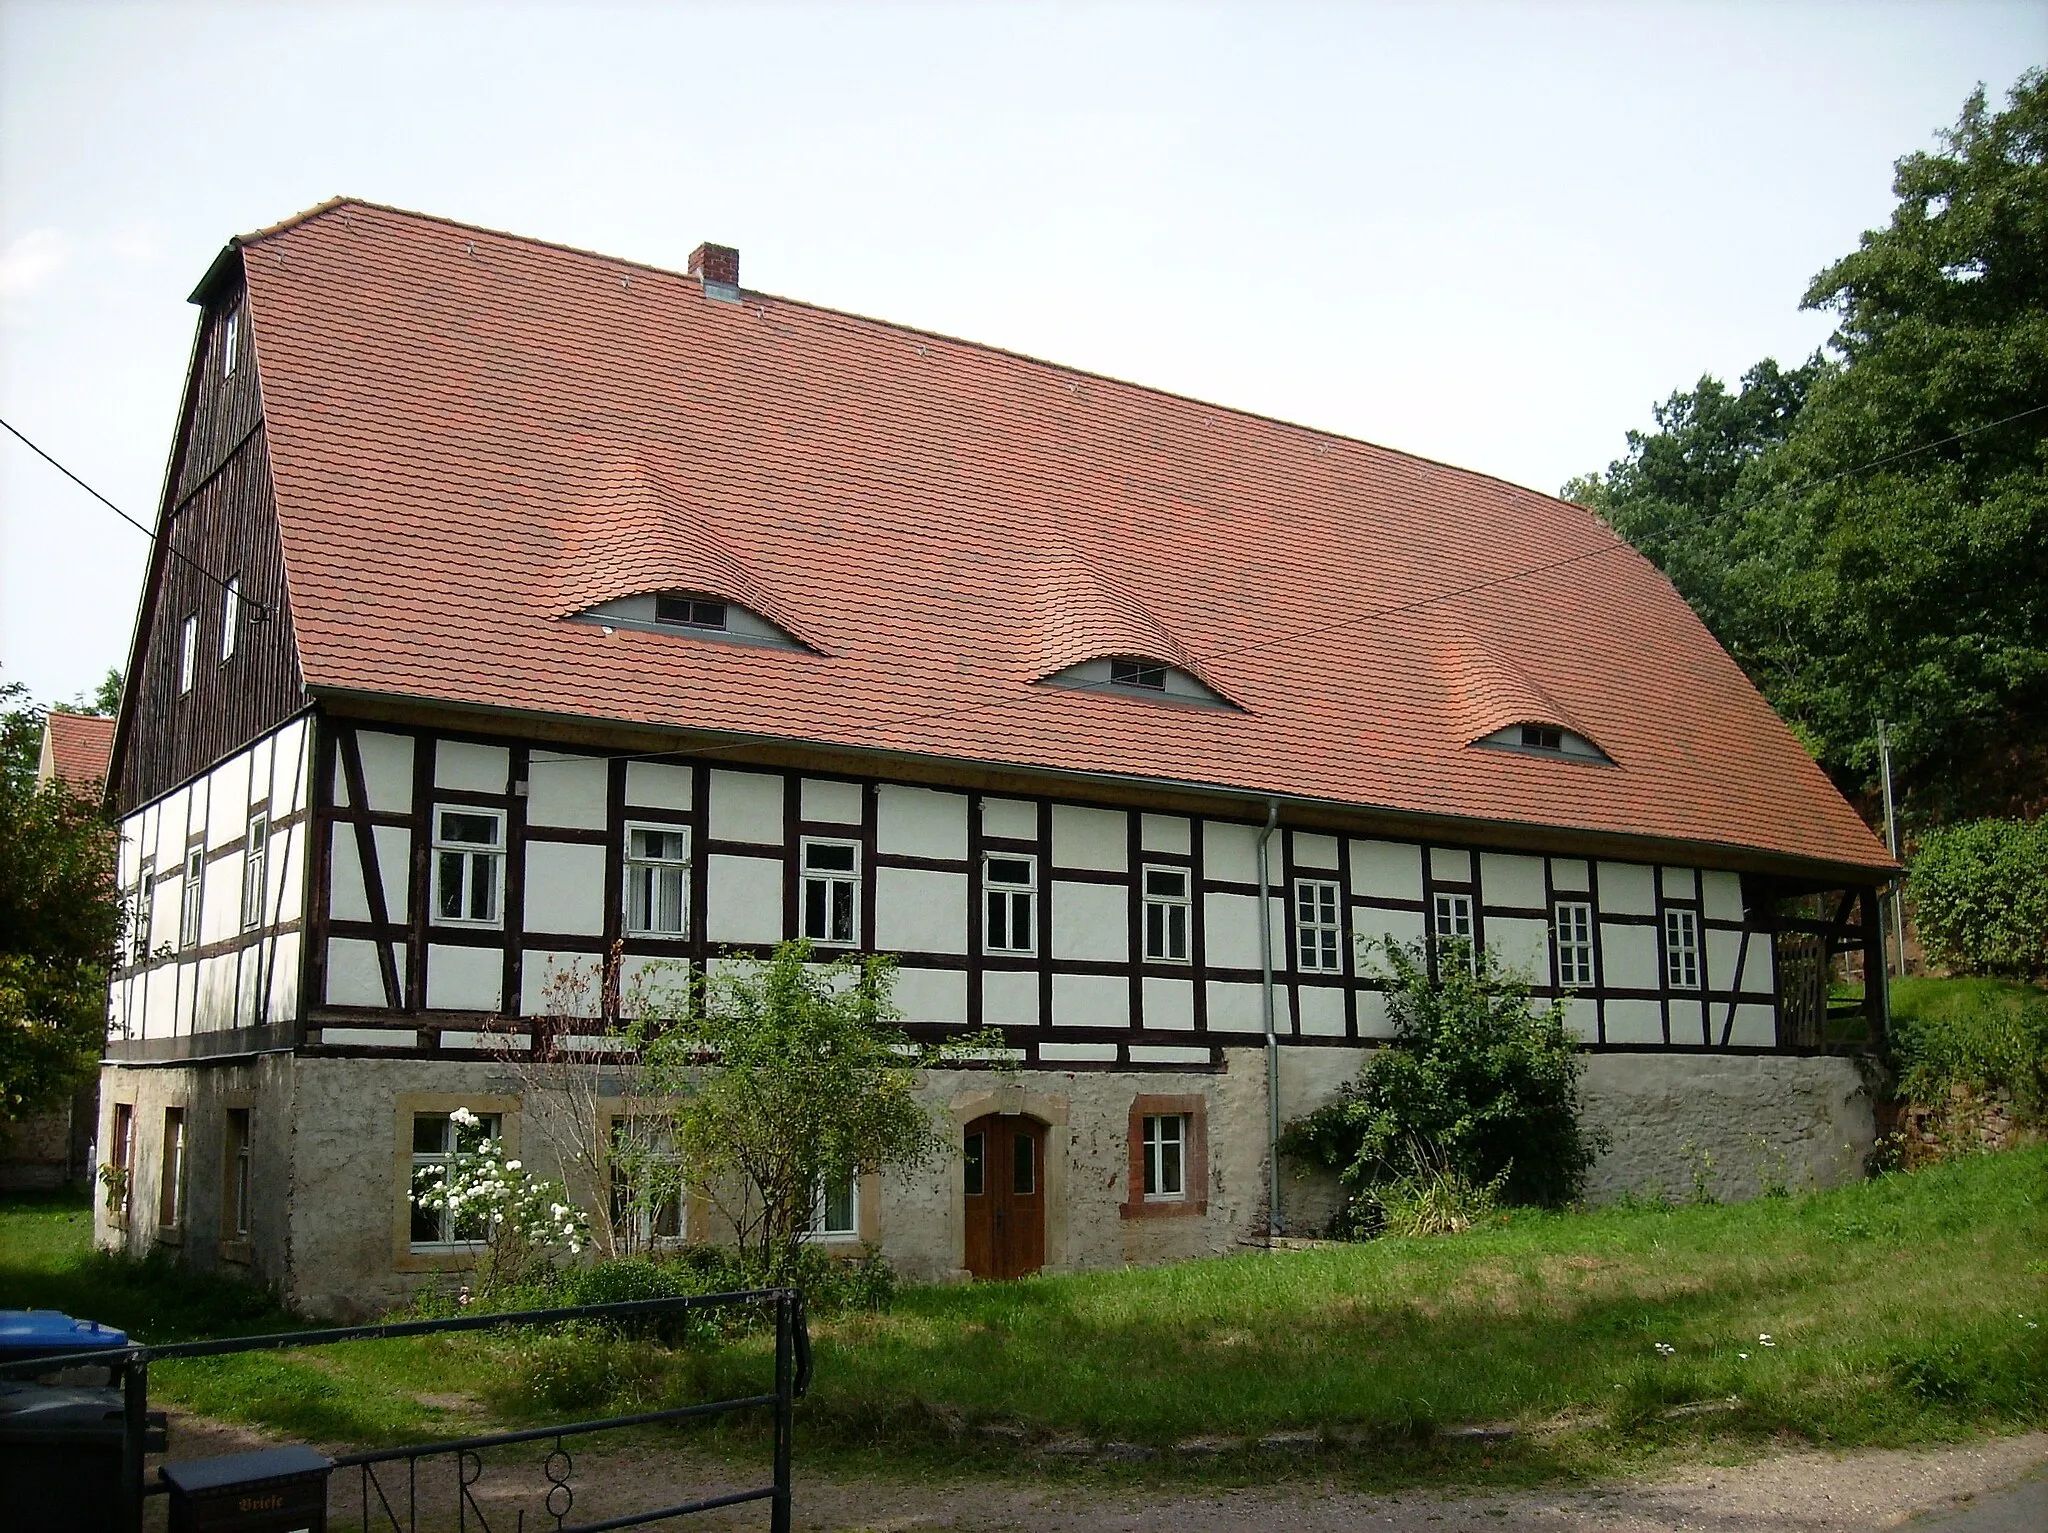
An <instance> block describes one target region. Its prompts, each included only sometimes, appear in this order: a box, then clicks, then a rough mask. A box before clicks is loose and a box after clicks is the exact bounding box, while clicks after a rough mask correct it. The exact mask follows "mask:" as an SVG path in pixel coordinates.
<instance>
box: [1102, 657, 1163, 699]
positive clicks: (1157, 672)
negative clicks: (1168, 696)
mask: <svg viewBox="0 0 2048 1533" xmlns="http://www.w3.org/2000/svg"><path fill="white" fill-rule="evenodd" d="M1109 684H1110V685H1111V686H1113V687H1143V688H1145V689H1146V690H1147V691H1148V692H1164V691H1165V690H1166V667H1165V666H1163V665H1159V664H1156V663H1155V662H1153V661H1150V660H1112V661H1110V662H1109Z"/></svg>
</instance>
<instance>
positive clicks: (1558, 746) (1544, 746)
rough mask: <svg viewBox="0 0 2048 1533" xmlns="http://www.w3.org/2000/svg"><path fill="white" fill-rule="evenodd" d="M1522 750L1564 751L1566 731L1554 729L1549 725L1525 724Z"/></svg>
mask: <svg viewBox="0 0 2048 1533" xmlns="http://www.w3.org/2000/svg"><path fill="white" fill-rule="evenodd" d="M1522 748H1523V749H1524V750H1531V751H1561V750H1563V749H1564V731H1563V730H1561V729H1552V728H1551V727H1550V726H1549V725H1548V724H1524V725H1523V726H1522Z"/></svg>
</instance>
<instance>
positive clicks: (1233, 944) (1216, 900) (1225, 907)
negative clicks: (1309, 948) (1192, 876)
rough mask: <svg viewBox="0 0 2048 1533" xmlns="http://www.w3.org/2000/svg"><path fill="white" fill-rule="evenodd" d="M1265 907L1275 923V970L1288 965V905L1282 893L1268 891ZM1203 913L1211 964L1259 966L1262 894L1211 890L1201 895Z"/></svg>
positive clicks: (1273, 925)
mask: <svg viewBox="0 0 2048 1533" xmlns="http://www.w3.org/2000/svg"><path fill="white" fill-rule="evenodd" d="M1266 911H1267V915H1268V917H1269V920H1270V925H1271V927H1272V941H1273V972H1274V973H1276V974H1277V973H1280V972H1282V971H1284V970H1285V969H1286V968H1287V966H1288V941H1287V905H1286V902H1285V901H1284V900H1283V899H1281V898H1280V897H1279V895H1277V894H1274V895H1269V896H1268V897H1267V900H1266ZM1202 916H1203V920H1204V922H1205V923H1206V930H1207V937H1206V939H1205V940H1206V943H1207V948H1206V951H1207V954H1208V959H1209V965H1210V967H1211V968H1216V969H1256V968H1258V967H1260V965H1261V962H1262V960H1261V956H1260V953H1259V897H1258V896H1257V895H1256V894H1224V893H1218V892H1217V891H1215V890H1210V891H1209V892H1208V893H1206V894H1204V895H1203V896H1202Z"/></svg>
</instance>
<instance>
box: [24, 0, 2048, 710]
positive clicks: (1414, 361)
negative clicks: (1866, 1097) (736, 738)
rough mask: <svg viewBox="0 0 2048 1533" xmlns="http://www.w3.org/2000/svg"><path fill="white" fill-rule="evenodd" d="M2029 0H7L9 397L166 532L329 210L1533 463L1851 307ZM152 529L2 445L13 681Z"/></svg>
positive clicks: (28, 671) (1607, 452)
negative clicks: (164, 491) (1839, 278)
mask: <svg viewBox="0 0 2048 1533" xmlns="http://www.w3.org/2000/svg"><path fill="white" fill-rule="evenodd" d="M2044 60H2048V6H2044V5H2041V4H2039V3H1982V4H1969V3H1961V0H1944V3H1923V4H1893V5H1883V4H1834V5H1822V4H1805V5H1800V4H1786V3H1778V4H1758V5H1741V4H1734V3H1723V4H1705V3H1701V4H1693V5H1679V4H1665V5H1660V4H1653V3H1648V0H1643V3H1636V4H1624V3H1607V4H1581V5H1566V4H1542V3H1533V0H1532V3H1524V4H1515V5H1485V4H1469V5H1458V4H1450V3H1442V4H1432V5H1427V6H1420V5H1418V6H1397V5H1365V4H1360V5H1351V6H1311V5H1299V6H1291V7H1289V6H1280V5H1273V4H1263V5H1245V6H1241V7H1211V8H1195V7H1192V6H1186V5H1180V6H1174V7H1170V8H1145V7H1137V6H1092V7H1091V6H1075V7H1054V6H1046V5H1036V6H1028V7H1014V8H1005V7H999V6H995V5H989V4H975V5H967V4H960V5H955V6H938V5H923V6H895V7H882V6H855V5H851V4H846V5H834V6H818V7H807V8H786V9H778V8H770V7H766V6H750V7H745V8H710V7H706V8H690V7H684V6H655V5H637V6H610V7H605V6H599V5H594V4H578V5H573V6H572V5H567V4H563V5H554V6H523V7H522V6H514V5H505V4H499V5H490V6H470V5H462V4H455V3H446V4H422V5H409V6H385V7H377V6H370V5H316V4H275V5H258V4H254V3H247V4H238V5H216V6H202V5H197V4H180V3H175V0H170V3H157V4H149V5H139V6H114V5H95V4H90V3H80V0H67V3H64V4H33V3H24V0H0V414H4V416H5V417H6V419H7V420H9V421H11V422H13V423H14V424H15V425H16V426H17V427H19V428H20V429H21V430H22V431H24V432H26V433H27V434H28V435H29V436H31V437H33V438H35V439H36V440H37V441H38V442H40V443H41V444H42V445H43V446H45V447H46V448H48V449H49V450H50V451H52V452H53V453H55V454H56V455H57V456H58V457H60V458H61V459H63V460H64V461H65V462H66V463H67V464H68V465H70V466H71V467H72V468H73V469H75V470H76V471H77V472H78V473H79V474H81V475H82V476H83V477H84V478H85V479H87V480H88V481H89V482H91V483H92V484H94V485H95V486H97V487H98V488H99V489H101V490H103V491H105V492H106V493H107V494H108V495H109V496H111V497H112V498H113V499H114V500H115V501H116V502H117V503H118V504H119V505H121V506H122V507H123V508H124V509H126V510H128V511H129V512H131V513H132V514H134V515H136V516H138V517H140V518H142V519H143V520H145V521H153V520H154V518H155V514H156V510H157V498H158V496H159V494H160V493H161V481H162V476H163V468H164V460H165V457H166V455H167V453H168V451H169V448H170V437H171V432H172V429H173V427H174V425H175V415H176V410H177V405H178V397H179V392H180V389H181V387H182V384H183V381H184V370H185V365H186V360H187V352H188V349H189V346H190V343H191V333H192V330H191V327H192V324H193V320H194V317H195V312H196V311H194V310H193V309H191V308H190V307H188V306H187V304H186V303H185V296H186V294H187V293H188V292H190V290H191V288H192V286H193V284H194V283H195V282H196V281H197V280H198V278H199V276H200V274H201V273H202V272H203V271H204V270H205V268H206V266H207V264H208V262H209V261H210V260H211V259H212V258H213V256H214V254H215V252H216V251H218V249H219V248H220V246H221V244H222V242H223V241H224V240H225V239H226V238H227V237H228V236H229V235H231V234H234V233H237V232H244V231H248V230H251V229H255V228H259V227H261V226H263V225H266V224H269V223H273V222H275V221H277V220H278V219H280V218H283V217H285V216H286V215H288V214H290V213H292V212H295V211H297V210H298V209H301V208H304V207H307V206H309V205H310V204H313V203H316V202H319V201H321V200H323V199H324V198H327V197H330V196H333V195H336V194H338V193H347V194H349V195H352V196H358V197H363V198H368V199H370V200H373V201H379V202H387V203H394V204H397V205H399V206H401V207H410V208H418V209H422V210H425V211H429V212H433V213H439V214H444V215H447V216H449V217H453V218H458V219H464V220H468V221H471V222H475V223H479V224H484V225H487V226H491V227H495V228H501V229H507V230H511V231H515V232H518V233H522V234H532V235H538V236H542V237H545V238H548V239H552V240H558V241H561V242H564V243H567V244H572V245H579V246H584V247H587V248H590V249H594V250H599V251H603V252H605V253H607V254H613V255H618V256H623V257H628V258H631V259H634V260H640V261H646V262H651V263H654V264H658V265H669V266H677V267H680V266H681V265H682V264H683V262H684V260H685V258H686V257H687V255H688V253H689V251H690V249H691V248H692V247H693V246H695V245H696V244H697V243H698V242H700V241H702V240H707V239H708V240H714V241H718V242H720V243H724V244H731V245H737V246H738V247H739V248H740V251H741V258H742V264H741V276H742V278H743V280H744V281H745V282H746V283H747V285H748V286H751V287H759V288H762V289H765V290H767V291H769V292H773V293H777V294H781V295H784V296H787V297H792V298H802V299H810V300H814V301H817V302H820V303H825V304H831V305H834V306H837V307H841V308H845V309H851V310H855V311H857V312H860V313H865V314H873V315H878V316H881V317H883V318H887V319H893V320H901V321H904V322H906V323H910V324H915V325H919V326H922V327H926V328H930V329H935V330H940V331H946V332H950V333H953V334H956V335H960V336H965V337H968V338H971V339H975V340H983V341H989V342H994V343H997V344H1000V345H1003V346H1007V347H1011V348H1014V349H1016V350H1020V351H1025V352H1030V353H1033V354H1036V355H1039V356H1043V357H1047V358H1051V359H1054V360H1056V361H1060V362H1064V363H1068V364H1072V365H1075V366H1080V367H1086V368H1093V369H1096V370H1099V371H1102V372H1106V373H1111V374H1115V375H1117V376H1120V377H1125V378H1131V379H1136V380H1139V381H1142V382H1145V383H1150V384H1156V385H1159V386H1162V387H1165V388H1169V389H1174V390H1177V391H1180V392H1183V393H1187V394H1193V395H1196V396H1199V397H1202V398H1206V399H1212V400H1217V401H1220V402H1222V403H1226V404H1231V405H1237V406H1241V407H1244V408H1247V409H1251V410H1258V411H1264V412H1267V413H1270V414H1273V415H1277V416H1282V417H1285V418H1287V419H1290V420H1296V421H1301V422H1304V423H1307V424H1310V425H1314V426H1320V427H1326V428H1329V429H1331V430H1335V431H1341V432H1346V433H1349V434H1352V435H1356V436H1361V437H1365V438H1368V439H1370V440H1372V441H1375V442H1381V443H1385V444H1387V445H1389V446H1393V447H1399V448H1405V449H1408V450H1410V451H1413V452H1418V453H1423V454H1427V455H1429V456H1431V457H1436V458H1442V459H1445V460H1448V461H1450V462H1453V463H1458V464H1462V465H1465V466H1468V467H1471V468H1477V469H1483V470H1486V471H1487V472H1489V473H1494V474H1498V475H1501V476H1503V477H1505V478H1508V479H1513V480H1516V481H1518V482H1520V483H1523V484H1527V485H1532V486H1535V487H1536V488H1538V489H1543V490H1551V491H1554V490H1556V489H1557V488H1558V487H1559V486H1560V485H1561V484H1562V483H1563V481H1564V480H1565V479H1566V478H1567V477H1569V476H1570V475H1572V474H1574V473H1578V472H1582V471H1584V470H1586V469H1589V468H1595V467H1598V466H1601V465H1603V464H1605V463H1606V462H1608V461H1609V460H1610V459H1611V458H1613V457H1615V456H1616V455H1617V454H1618V453H1619V452H1620V451H1621V450H1622V447H1623V445H1624V443H1623V432H1624V431H1625V430H1626V429H1627V428H1628V427H1630V426H1632V425H1641V424H1645V423H1646V422H1647V420H1648V417H1649V407H1650V405H1651V403H1652V402H1653V401H1655V400H1657V399H1660V398H1662V397H1663V396H1664V395H1666V394H1667V393H1669V392H1670V391H1671V390H1672V389H1673V388H1674V387H1678V386H1681V385H1685V384H1688V383H1690V382H1691V381H1692V380H1693V379H1695V378H1697V377H1698V376H1699V375H1700V374H1701V373H1702V372H1713V373H1716V374H1720V375H1722V376H1727V377H1733V376H1734V375H1736V374H1739V373H1740V372H1741V371H1742V369H1743V368H1744V367H1746V366H1747V365H1748V364H1750V363H1751V362H1753V361H1755V360H1756V359H1757V358H1758V357H1761V356H1764V355H1767V354H1768V355H1775V356H1778V357H1780V358H1785V359H1794V358H1798V357H1802V356H1804V355H1805V354H1806V353H1808V352H1810V351H1811V350H1812V349H1813V348H1814V347H1815V346H1816V345H1817V344H1819V343H1820V341H1821V340H1822V339H1823V338H1824V337H1825V336H1826V334H1827V332H1828V329H1829V325H1828V323H1827V320H1826V319H1825V318H1824V317H1823V316H1817V315H1812V314H1802V313H1800V312H1799V309H1798V301H1799V296H1800V293H1801V292H1802V290H1803V288H1804V286H1805V283H1806V281H1807V279H1808V278H1809V277H1810V276H1812V274H1813V273H1814V272H1816V271H1818V270H1819V269H1820V268H1821V267H1823V266H1824V265H1826V264H1827V263H1828V262H1829V261H1830V260H1831V259H1833V258H1834V257H1836V256H1838V255H1840V254H1841V253H1843V252H1845V251H1846V250H1848V249H1850V248H1852V247H1853V246H1854V244H1855V241H1856V237H1857V235H1858V233H1859V232H1860V231H1862V230H1864V229H1866V228H1869V227H1872V226H1874V225H1877V224H1880V223H1882V222H1883V221H1884V220H1885V218H1886V217H1887V216H1888V213H1889V209H1890V206H1891V197H1890V191H1889V188H1890V181H1891V165H1892V162H1893V161H1894V160H1895V159H1897V158H1898V157H1899V156H1900V155H1903V154H1905V153H1907V152H1909V151H1911V150H1913V149H1916V148H1922V147H1926V146H1929V145H1930V144H1931V143H1932V140H1933V134H1934V132H1935V130H1936V129H1938V128H1940V127H1942V126H1944V125H1946V124H1949V123H1951V122H1953V121H1954V119H1955V117H1956V114H1957V112H1958V110H1959V108H1960V107H1961V104H1962V101H1963V99H1964V97H1965V96H1966V95H1967V94H1968V92H1969V91H1970V89H1971V88H1972V87H1973V86H1975V85H1976V84H1977V83H1978V82H1980V81H1982V82H1984V83H1985V84H1986V85H1987V86H1988V87H1989V88H1990V89H1991V90H1992V91H1993V92H1994V94H1995V95H1998V96H2002V94H2003V91H2004V90H2005V88H2006V87H2007V86H2009V85H2010V84H2011V83H2012V81H2013V80H2014V78H2015V77H2016V76H2017V75H2018V74H2019V73H2020V72H2021V71H2022V70H2023V69H2025V68H2027V67H2028V66H2029V65H2032V64H2037V63H2041V62H2043V61H2044ZM146 546H147V545H146V540H145V539H144V537H143V536H142V535H141V534H140V533H138V532H135V531H133V530H132V529H130V528H128V527H125V526H123V525H122V524H121V523H120V522H119V521H117V520H116V519H115V518H114V517H113V516H112V515H111V514H110V513H108V512H107V511H105V510H104V509H102V508H100V507H99V506H97V505H96V504H95V503H94V502H92V501H91V500H89V499H88V498H87V497H86V496H85V495H83V494H82V493H81V492H79V491H78V490H76V489H75V488H73V487H72V486H70V485H69V484H67V483H65V482H64V481H63V480H62V479H60V478H59V477H58V476H57V475H56V474H55V473H53V472H52V471H51V470H50V469H48V468H47V467H46V466H44V465H43V464H41V463H40V462H38V461H36V460H35V459H34V458H32V457H31V456H30V455H29V454H28V452H27V451H26V450H25V449H23V448H21V447H20V446H19V445H18V444H16V443H15V442H13V441H12V439H9V438H6V437H4V436H0V676H4V677H5V678H7V679H14V680H21V681H25V682H26V683H28V685H29V686H30V687H31V688H32V689H33V691H34V693H35V694H36V696H37V697H39V698H41V699H44V700H49V699H62V698H66V697H69V696H71V695H72V694H73V693H76V692H78V691H79V690H80V689H83V688H88V687H90V686H91V685H92V684H93V683H94V682H95V681H96V679H97V678H98V677H99V676H100V675H101V674H103V673H104V672H105V670H106V669H107V667H109V666H115V665H122V664H124V663H125V660H126V651H127V645H128V640H129V631H130V627H131V624H132V622H133V617H134V611H135V605H136V600H137V596H138V586H139V582H140V579H141V574H142V569H143V558H144V554H145V552H146Z"/></svg>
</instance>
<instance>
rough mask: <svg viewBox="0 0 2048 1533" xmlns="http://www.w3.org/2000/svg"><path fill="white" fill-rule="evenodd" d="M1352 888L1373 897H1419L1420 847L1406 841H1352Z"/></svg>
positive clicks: (1404, 898) (1376, 898) (1420, 893)
mask: <svg viewBox="0 0 2048 1533" xmlns="http://www.w3.org/2000/svg"><path fill="white" fill-rule="evenodd" d="M1351 892H1352V893H1353V894H1356V895H1360V896H1362V897H1364V898H1366V899H1374V900H1420V899H1421V898H1422V848H1421V847H1419V846H1411V845H1409V843H1407V842H1406V841H1353V842H1352V843H1351Z"/></svg>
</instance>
